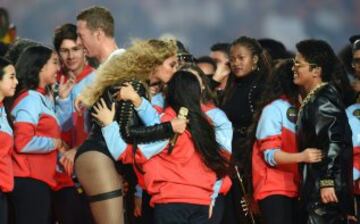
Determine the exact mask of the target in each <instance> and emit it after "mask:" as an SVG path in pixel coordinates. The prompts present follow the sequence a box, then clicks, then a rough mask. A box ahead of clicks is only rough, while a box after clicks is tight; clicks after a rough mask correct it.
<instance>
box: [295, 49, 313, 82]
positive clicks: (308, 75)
mask: <svg viewBox="0 0 360 224" xmlns="http://www.w3.org/2000/svg"><path fill="white" fill-rule="evenodd" d="M312 66H314V64H311V63H309V62H307V61H306V60H305V58H304V57H303V56H302V55H301V53H296V56H295V59H294V65H293V68H292V70H293V72H294V79H293V81H294V83H295V85H298V86H301V87H305V88H307V87H309V86H312V84H313V82H314V77H315V74H314V72H315V69H314V68H312Z"/></svg>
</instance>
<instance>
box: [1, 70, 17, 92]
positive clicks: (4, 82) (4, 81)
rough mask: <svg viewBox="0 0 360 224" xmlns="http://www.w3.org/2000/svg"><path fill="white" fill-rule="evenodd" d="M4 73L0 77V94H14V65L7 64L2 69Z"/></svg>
mask: <svg viewBox="0 0 360 224" xmlns="http://www.w3.org/2000/svg"><path fill="white" fill-rule="evenodd" d="M3 72H4V75H3V77H2V78H1V79H0V96H2V98H3V97H8V96H14V94H15V89H16V86H17V84H18V80H17V79H16V76H15V67H14V66H13V65H8V66H6V67H5V68H4V69H3Z"/></svg>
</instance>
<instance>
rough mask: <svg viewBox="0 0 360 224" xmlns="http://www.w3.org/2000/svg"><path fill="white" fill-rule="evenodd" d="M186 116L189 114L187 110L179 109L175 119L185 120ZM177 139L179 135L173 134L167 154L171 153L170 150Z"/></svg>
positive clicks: (184, 108)
mask: <svg viewBox="0 0 360 224" xmlns="http://www.w3.org/2000/svg"><path fill="white" fill-rule="evenodd" d="M188 114H189V109H187V108H186V107H180V110H179V113H178V116H177V117H178V118H181V119H184V120H186V118H187V116H188ZM178 137H179V133H175V135H174V136H173V137H172V138H171V139H170V146H169V150H168V153H169V154H170V153H171V151H172V149H173V148H174V146H175V144H176V141H177V139H178Z"/></svg>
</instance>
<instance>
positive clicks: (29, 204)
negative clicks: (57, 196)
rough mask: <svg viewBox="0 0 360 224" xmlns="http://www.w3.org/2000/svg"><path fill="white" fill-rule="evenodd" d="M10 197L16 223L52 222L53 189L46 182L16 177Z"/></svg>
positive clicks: (41, 223) (43, 223) (45, 223)
mask: <svg viewBox="0 0 360 224" xmlns="http://www.w3.org/2000/svg"><path fill="white" fill-rule="evenodd" d="M10 199H11V202H12V205H13V208H14V220H15V223H16V224H29V223H36V224H51V189H50V187H49V186H48V185H47V184H46V183H44V182H41V181H39V180H35V179H32V178H19V177H16V178H15V187H14V191H13V193H12V194H11V197H10Z"/></svg>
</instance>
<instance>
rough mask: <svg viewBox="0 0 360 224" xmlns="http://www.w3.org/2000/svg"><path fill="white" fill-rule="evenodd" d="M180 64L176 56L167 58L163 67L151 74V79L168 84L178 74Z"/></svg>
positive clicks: (158, 67)
mask: <svg viewBox="0 0 360 224" xmlns="http://www.w3.org/2000/svg"><path fill="white" fill-rule="evenodd" d="M177 65H178V62H177V57H176V55H174V56H171V57H169V58H167V59H166V60H165V61H164V62H163V63H162V64H161V65H159V66H157V67H156V68H155V70H154V72H152V74H150V76H152V77H150V79H152V78H153V79H158V80H160V81H161V82H163V83H167V82H168V81H169V80H170V79H171V77H172V76H173V74H174V73H175V72H176V68H177Z"/></svg>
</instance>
